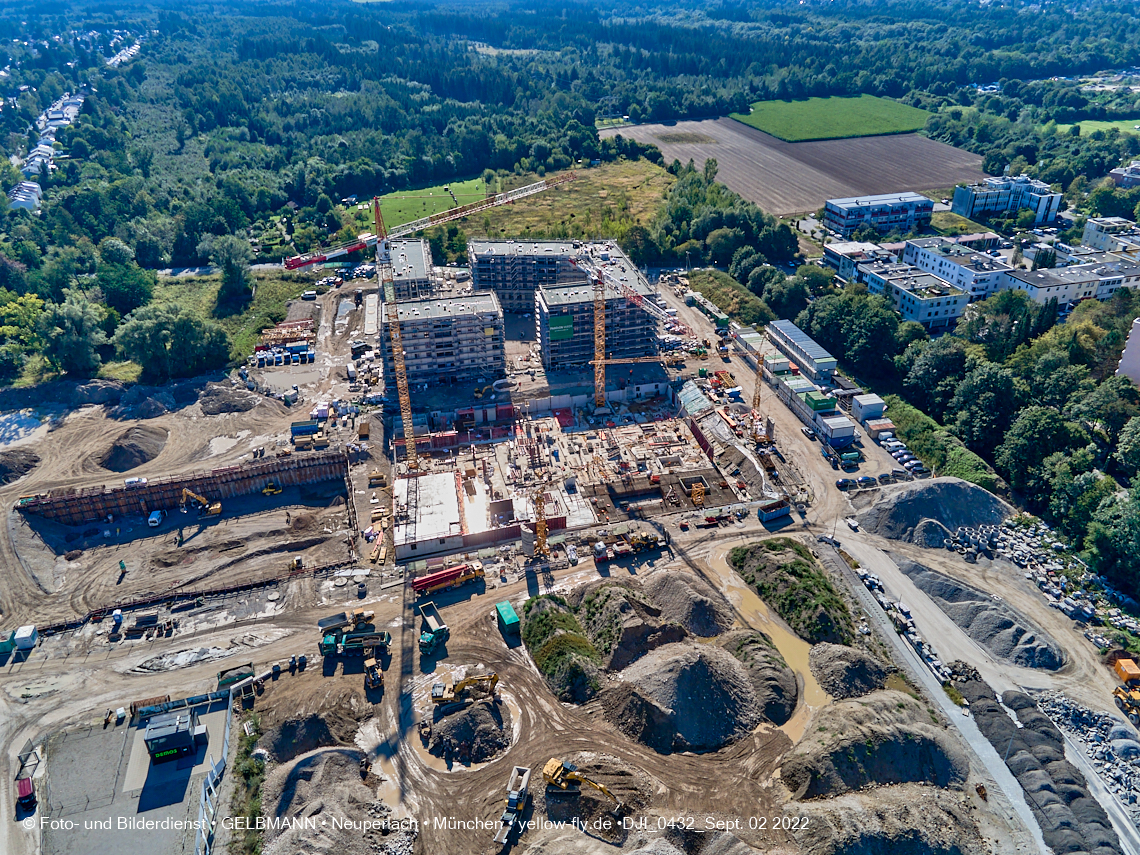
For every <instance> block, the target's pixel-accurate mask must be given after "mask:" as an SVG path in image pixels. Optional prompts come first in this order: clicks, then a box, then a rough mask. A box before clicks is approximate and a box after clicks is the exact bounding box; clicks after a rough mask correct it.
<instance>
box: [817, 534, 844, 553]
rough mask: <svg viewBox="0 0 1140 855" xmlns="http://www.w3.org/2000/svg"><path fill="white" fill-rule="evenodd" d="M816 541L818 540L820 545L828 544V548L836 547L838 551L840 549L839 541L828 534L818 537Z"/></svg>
mask: <svg viewBox="0 0 1140 855" xmlns="http://www.w3.org/2000/svg"><path fill="white" fill-rule="evenodd" d="M816 540H818V541H819V542H820V543H826V544H827V545H828V546H834V547H835V548H836V549H838V548H839V541H838V540H836V539H835V538H834V537H829V536H828V535H826V534H821V535H819V536H818V537H816Z"/></svg>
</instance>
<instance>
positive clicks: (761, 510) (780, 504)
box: [756, 499, 792, 522]
mask: <svg viewBox="0 0 1140 855" xmlns="http://www.w3.org/2000/svg"><path fill="white" fill-rule="evenodd" d="M791 512H792V506H791V505H790V504H789V503H788V500H787V499H775V500H773V501H771V502H761V503H760V504H759V505H757V507H756V516H757V517H759V519H760V521H761V522H768V521H769V520H774V519H779V518H780V517H786V516H788V515H789V514H791Z"/></svg>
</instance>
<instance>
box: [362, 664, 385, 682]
mask: <svg viewBox="0 0 1140 855" xmlns="http://www.w3.org/2000/svg"><path fill="white" fill-rule="evenodd" d="M383 685H384V672H383V671H381V670H380V663H378V662H377V661H376V660H375V659H373V658H372V657H369V658H368V659H365V660H364V687H365V688H367V689H379V688H380V687H381V686H383Z"/></svg>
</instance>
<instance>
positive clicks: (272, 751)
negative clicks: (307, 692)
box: [258, 715, 337, 763]
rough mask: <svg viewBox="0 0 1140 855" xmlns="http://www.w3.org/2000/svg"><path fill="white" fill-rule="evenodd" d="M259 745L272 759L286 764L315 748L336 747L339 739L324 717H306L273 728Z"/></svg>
mask: <svg viewBox="0 0 1140 855" xmlns="http://www.w3.org/2000/svg"><path fill="white" fill-rule="evenodd" d="M258 744H259V745H261V747H262V748H264V749H265V750H266V751H268V752H269V756H270V757H271V758H273V759H274V760H276V761H277V762H278V763H284V762H285V761H286V760H291V759H293V758H294V757H297V756H299V755H301V754H307V753H308V752H310V751H312V750H313V749H315V748H322V747H324V746H328V745H336V744H337V739H336V737H335V736H333V735H332V731H331V730H329V726H328V722H326V721H325V720H324V718H323V717H321V716H319V715H306V716H302V717H300V718H294V719H290V720H289V721H286V722H284V723H282V724H281V726H280V727H275V728H273V729H272V730H270V731H269V732H267V733H266V734H265V735H264V736H262V738H261V739H260V740H259V741H258Z"/></svg>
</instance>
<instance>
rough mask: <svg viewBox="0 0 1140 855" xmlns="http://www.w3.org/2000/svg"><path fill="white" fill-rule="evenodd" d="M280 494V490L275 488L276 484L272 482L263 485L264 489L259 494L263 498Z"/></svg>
mask: <svg viewBox="0 0 1140 855" xmlns="http://www.w3.org/2000/svg"><path fill="white" fill-rule="evenodd" d="M280 492H281V488H280V487H278V486H277V483H276V482H274V481H270V482H269V483H268V484H266V485H265V488H264V489H263V490H262V491H261V494H262V495H263V496H276V495H277V494H278V493H280Z"/></svg>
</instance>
